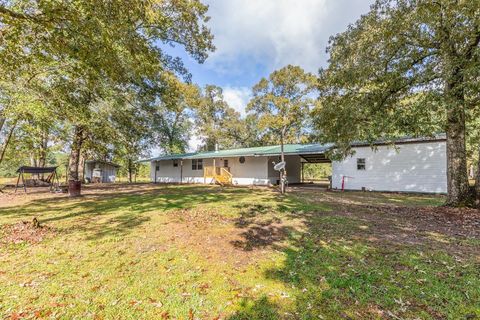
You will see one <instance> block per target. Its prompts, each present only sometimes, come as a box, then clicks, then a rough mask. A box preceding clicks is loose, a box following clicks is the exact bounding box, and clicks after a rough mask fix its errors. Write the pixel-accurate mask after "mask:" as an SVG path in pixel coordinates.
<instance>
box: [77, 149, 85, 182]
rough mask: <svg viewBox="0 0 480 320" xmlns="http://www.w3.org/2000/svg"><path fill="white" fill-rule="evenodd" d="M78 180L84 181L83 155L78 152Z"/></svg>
mask: <svg viewBox="0 0 480 320" xmlns="http://www.w3.org/2000/svg"><path fill="white" fill-rule="evenodd" d="M78 180H80V181H81V182H82V183H84V182H85V155H84V154H83V153H82V152H80V160H79V162H78Z"/></svg>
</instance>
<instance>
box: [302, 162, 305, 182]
mask: <svg viewBox="0 0 480 320" xmlns="http://www.w3.org/2000/svg"><path fill="white" fill-rule="evenodd" d="M304 164H305V162H303V161H302V183H304V182H305V178H304V176H303V165H304Z"/></svg>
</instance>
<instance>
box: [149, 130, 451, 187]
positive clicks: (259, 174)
mask: <svg viewBox="0 0 480 320" xmlns="http://www.w3.org/2000/svg"><path fill="white" fill-rule="evenodd" d="M334 147H335V146H334V145H333V144H288V145H285V146H284V153H285V162H286V168H285V169H286V172H287V180H288V183H289V184H295V183H301V182H303V181H302V169H303V164H304V163H331V165H332V181H331V186H332V188H333V189H345V190H371V191H397V192H424V193H446V192H447V163H446V138H445V135H438V136H436V137H432V138H404V139H399V140H397V141H395V147H393V146H392V145H391V144H388V143H386V142H381V141H379V142H376V143H374V144H373V148H372V146H371V145H370V144H366V143H354V144H352V149H353V151H354V153H353V155H351V156H349V157H347V158H345V159H343V160H341V161H332V160H330V159H329V158H328V151H330V150H332V149H333V148H334ZM146 161H150V164H151V171H150V173H151V181H152V182H157V183H205V184H210V183H220V184H232V185H263V186H269V185H276V184H278V183H279V172H278V171H276V170H274V165H275V163H278V162H280V146H266V147H255V148H242V149H230V150H220V151H208V152H198V153H185V154H172V155H165V156H160V157H157V158H153V159H149V160H146Z"/></svg>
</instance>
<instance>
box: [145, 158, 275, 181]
mask: <svg viewBox="0 0 480 320" xmlns="http://www.w3.org/2000/svg"><path fill="white" fill-rule="evenodd" d="M239 158H240V157H228V158H216V159H215V166H217V167H223V164H224V161H223V160H225V159H227V160H228V166H229V167H230V173H231V174H232V175H233V177H232V183H233V184H234V185H269V184H270V180H269V179H268V168H267V157H245V162H244V163H240V160H239ZM157 165H158V166H159V170H158V171H157V174H156V178H157V182H161V183H180V182H182V183H213V181H212V180H213V179H207V181H205V179H204V178H203V170H192V160H190V159H188V160H183V175H182V176H183V180H182V181H180V176H181V174H180V161H179V166H178V167H174V166H173V160H162V161H156V162H154V161H152V162H151V163H150V179H151V181H154V180H155V166H157ZM203 166H204V167H205V166H213V159H203Z"/></svg>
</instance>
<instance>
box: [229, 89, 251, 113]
mask: <svg viewBox="0 0 480 320" xmlns="http://www.w3.org/2000/svg"><path fill="white" fill-rule="evenodd" d="M250 96H251V90H250V88H247V87H229V86H227V87H224V88H223V97H224V98H225V101H226V102H227V103H228V105H229V106H230V107H232V108H233V109H235V110H236V111H238V112H240V114H241V115H242V116H244V115H245V108H246V106H247V104H248V101H249V100H250Z"/></svg>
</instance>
